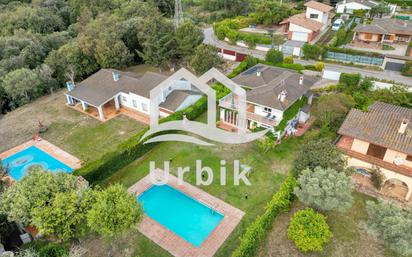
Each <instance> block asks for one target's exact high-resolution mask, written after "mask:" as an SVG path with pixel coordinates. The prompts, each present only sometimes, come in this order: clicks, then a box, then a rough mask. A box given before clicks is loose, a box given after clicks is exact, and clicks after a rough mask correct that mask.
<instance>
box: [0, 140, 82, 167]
mask: <svg viewBox="0 0 412 257" xmlns="http://www.w3.org/2000/svg"><path fill="white" fill-rule="evenodd" d="M31 146H35V147H37V148H39V149H40V150H42V151H43V152H45V153H47V154H49V155H51V156H52V157H53V158H55V159H57V160H58V161H60V162H62V163H64V164H65V165H67V166H69V167H70V168H72V169H73V170H76V169H79V168H80V167H81V166H82V165H81V164H82V161H81V160H79V159H78V158H76V157H74V156H73V155H71V154H69V153H68V152H65V151H63V150H62V149H60V148H59V147H57V146H55V145H54V144H52V143H50V142H49V141H47V140H45V139H43V138H41V137H36V138H35V139H32V140H30V141H27V142H25V143H23V144H21V145H18V146H16V147H13V148H11V149H9V150H7V151H5V152H2V153H0V159H2V160H3V159H6V158H8V157H10V156H12V155H14V154H16V153H18V152H21V151H23V150H25V149H27V148H29V147H31Z"/></svg>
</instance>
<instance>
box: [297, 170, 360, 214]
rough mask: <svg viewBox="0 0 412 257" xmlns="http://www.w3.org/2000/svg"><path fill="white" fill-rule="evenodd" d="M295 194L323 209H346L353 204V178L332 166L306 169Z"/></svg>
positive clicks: (307, 202)
mask: <svg viewBox="0 0 412 257" xmlns="http://www.w3.org/2000/svg"><path fill="white" fill-rule="evenodd" d="M298 182H299V186H298V187H296V188H295V189H294V193H295V195H296V196H297V197H298V198H299V200H300V201H302V202H303V203H305V204H308V205H310V206H313V207H314V208H316V209H318V210H323V211H334V210H337V211H345V210H347V209H349V208H350V207H351V206H352V202H353V198H352V187H353V186H352V180H351V178H350V177H349V176H347V175H346V174H345V173H343V172H338V171H336V170H334V169H331V168H327V169H324V168H321V167H316V168H315V169H314V170H310V169H306V170H303V171H302V172H301V174H300V175H299V178H298Z"/></svg>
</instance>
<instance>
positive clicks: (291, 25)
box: [289, 23, 312, 33]
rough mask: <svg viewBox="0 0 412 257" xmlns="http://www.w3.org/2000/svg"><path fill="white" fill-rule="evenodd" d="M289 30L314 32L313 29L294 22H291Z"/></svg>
mask: <svg viewBox="0 0 412 257" xmlns="http://www.w3.org/2000/svg"><path fill="white" fill-rule="evenodd" d="M289 31H297V32H306V33H310V32H312V30H310V29H307V28H304V27H301V26H299V25H296V24H293V23H290V24H289Z"/></svg>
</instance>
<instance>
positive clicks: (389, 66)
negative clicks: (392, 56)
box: [385, 62, 404, 71]
mask: <svg viewBox="0 0 412 257" xmlns="http://www.w3.org/2000/svg"><path fill="white" fill-rule="evenodd" d="M403 65H404V64H403V63H397V62H387V63H386V65H385V70H393V71H401V70H402V68H403Z"/></svg>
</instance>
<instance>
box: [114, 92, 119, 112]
mask: <svg viewBox="0 0 412 257" xmlns="http://www.w3.org/2000/svg"><path fill="white" fill-rule="evenodd" d="M119 97H120V96H118V95H117V96H115V97H114V107H115V108H116V110H119V109H120V103H119Z"/></svg>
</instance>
